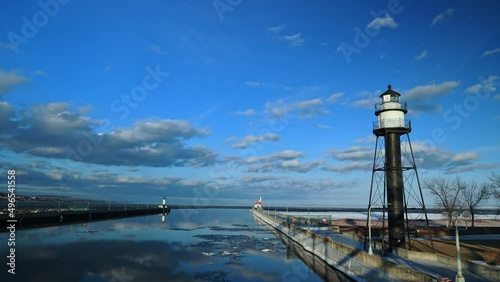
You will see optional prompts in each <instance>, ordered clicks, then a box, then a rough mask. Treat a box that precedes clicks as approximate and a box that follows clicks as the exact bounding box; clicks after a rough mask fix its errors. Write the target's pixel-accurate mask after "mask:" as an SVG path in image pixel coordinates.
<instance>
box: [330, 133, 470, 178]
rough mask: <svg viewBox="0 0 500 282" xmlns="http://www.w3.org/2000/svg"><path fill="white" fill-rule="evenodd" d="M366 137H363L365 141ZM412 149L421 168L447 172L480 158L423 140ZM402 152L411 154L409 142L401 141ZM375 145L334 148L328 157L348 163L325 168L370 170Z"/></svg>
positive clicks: (405, 160) (413, 145)
mask: <svg viewBox="0 0 500 282" xmlns="http://www.w3.org/2000/svg"><path fill="white" fill-rule="evenodd" d="M364 139H368V138H362V140H360V141H363V142H359V143H364V141H366V140H364ZM412 149H413V153H414V156H415V161H416V165H417V167H418V168H419V169H429V170H436V169H437V170H442V171H444V172H445V173H454V172H455V171H459V170H460V169H461V168H463V167H469V166H471V165H476V164H475V163H474V162H476V161H478V160H479V155H478V153H476V152H452V151H450V150H447V149H444V148H442V147H437V146H430V145H428V144H427V143H425V142H422V141H414V142H412ZM401 150H402V153H405V152H406V153H408V154H409V146H408V144H407V142H401ZM373 155H374V147H373V146H352V147H348V148H346V149H342V150H332V151H330V152H328V153H327V157H332V158H333V159H335V160H338V161H344V162H347V163H344V164H340V165H333V166H327V167H325V168H323V169H324V170H329V171H339V172H341V171H342V172H344V171H349V170H370V168H371V166H372V165H373ZM407 161H408V160H407V159H406V158H404V163H403V166H408V165H409V164H408V163H406V162H407Z"/></svg>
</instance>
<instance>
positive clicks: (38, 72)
mask: <svg viewBox="0 0 500 282" xmlns="http://www.w3.org/2000/svg"><path fill="white" fill-rule="evenodd" d="M33 74H34V75H40V76H47V75H49V74H48V73H46V72H44V71H42V70H36V71H34V72H33Z"/></svg>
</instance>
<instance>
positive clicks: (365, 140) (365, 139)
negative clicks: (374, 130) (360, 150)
mask: <svg viewBox="0 0 500 282" xmlns="http://www.w3.org/2000/svg"><path fill="white" fill-rule="evenodd" d="M376 140H377V138H375V135H368V136H366V137H362V138H358V139H356V140H354V143H360V144H363V143H375V141H376Z"/></svg>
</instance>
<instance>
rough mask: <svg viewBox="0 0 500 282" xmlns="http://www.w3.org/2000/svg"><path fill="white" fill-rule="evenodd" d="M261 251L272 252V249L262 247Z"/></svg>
mask: <svg viewBox="0 0 500 282" xmlns="http://www.w3.org/2000/svg"><path fill="white" fill-rule="evenodd" d="M261 251H262V252H264V253H269V252H274V250H271V249H262V250H261Z"/></svg>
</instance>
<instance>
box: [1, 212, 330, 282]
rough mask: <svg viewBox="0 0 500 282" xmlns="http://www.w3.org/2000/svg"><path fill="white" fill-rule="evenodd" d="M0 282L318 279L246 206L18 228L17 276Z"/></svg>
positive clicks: (4, 239) (3, 276)
mask: <svg viewBox="0 0 500 282" xmlns="http://www.w3.org/2000/svg"><path fill="white" fill-rule="evenodd" d="M0 236H1V239H2V240H1V243H0V244H1V245H0V252H1V256H2V258H3V259H2V261H3V263H2V267H1V268H2V273H0V281H85V282H91V281H120V282H128V281H294V282H295V281H322V279H321V278H319V277H318V276H317V275H316V274H315V273H314V272H313V271H312V270H309V268H308V267H307V266H306V265H305V264H304V263H303V262H302V261H301V260H299V259H298V258H296V257H295V256H294V255H293V254H290V253H289V252H287V250H286V248H285V247H284V246H283V244H282V243H281V242H280V241H279V240H278V239H276V237H275V236H274V235H273V233H272V232H271V231H269V230H268V229H266V228H265V227H264V226H261V225H259V223H257V222H256V221H255V220H254V219H253V217H252V215H251V214H250V211H249V210H228V209H204V210H201V209H199V210H173V211H172V212H171V213H170V214H169V215H168V216H167V217H166V219H165V222H164V223H162V218H161V216H160V215H153V216H144V217H133V218H124V219H116V220H108V221H97V222H88V223H78V224H72V225H63V226H55V227H46V228H36V229H26V230H22V229H19V230H17V231H16V246H15V248H16V249H15V254H16V269H15V271H16V274H15V275H12V274H9V273H7V269H8V266H7V265H6V263H7V258H6V256H7V255H9V250H8V248H10V247H9V246H8V245H7V239H8V236H9V234H8V233H0Z"/></svg>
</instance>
